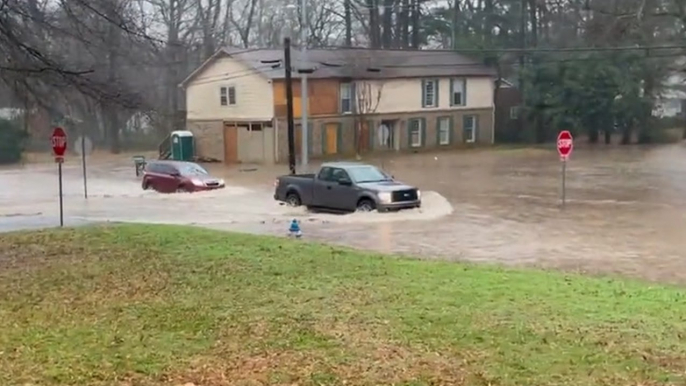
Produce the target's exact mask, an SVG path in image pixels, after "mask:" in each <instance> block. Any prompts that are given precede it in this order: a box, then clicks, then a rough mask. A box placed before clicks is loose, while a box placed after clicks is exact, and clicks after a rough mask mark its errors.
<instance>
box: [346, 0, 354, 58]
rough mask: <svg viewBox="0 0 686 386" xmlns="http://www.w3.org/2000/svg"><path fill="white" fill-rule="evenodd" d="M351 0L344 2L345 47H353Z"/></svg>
mask: <svg viewBox="0 0 686 386" xmlns="http://www.w3.org/2000/svg"><path fill="white" fill-rule="evenodd" d="M351 1H352V0H345V3H344V7H345V45H346V47H352V46H353V18H352V4H350V2H351Z"/></svg>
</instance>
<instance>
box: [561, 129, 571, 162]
mask: <svg viewBox="0 0 686 386" xmlns="http://www.w3.org/2000/svg"><path fill="white" fill-rule="evenodd" d="M573 149H574V138H573V137H572V133H570V132H569V131H567V130H563V131H561V132H560V134H558V135H557V152H558V153H559V154H560V157H561V158H562V159H563V160H566V159H567V158H569V156H570V155H571V154H572V150H573Z"/></svg>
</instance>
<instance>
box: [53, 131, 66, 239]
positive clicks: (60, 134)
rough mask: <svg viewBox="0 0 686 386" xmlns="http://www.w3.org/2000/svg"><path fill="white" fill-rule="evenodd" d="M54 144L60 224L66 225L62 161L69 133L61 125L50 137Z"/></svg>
mask: <svg viewBox="0 0 686 386" xmlns="http://www.w3.org/2000/svg"><path fill="white" fill-rule="evenodd" d="M50 142H51V144H52V153H53V154H54V155H55V162H57V175H58V178H59V195H60V226H61V227H62V226H64V205H63V202H62V163H63V162H64V153H65V152H66V151H67V133H65V132H64V130H63V129H62V128H61V127H56V128H55V129H54V130H53V131H52V136H51V137H50Z"/></svg>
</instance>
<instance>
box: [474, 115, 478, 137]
mask: <svg viewBox="0 0 686 386" xmlns="http://www.w3.org/2000/svg"><path fill="white" fill-rule="evenodd" d="M477 142H479V116H478V115H475V116H474V143H477Z"/></svg>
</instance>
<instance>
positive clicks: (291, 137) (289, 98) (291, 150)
mask: <svg viewBox="0 0 686 386" xmlns="http://www.w3.org/2000/svg"><path fill="white" fill-rule="evenodd" d="M283 59H284V62H285V63H284V67H285V68H284V69H285V72H286V119H287V120H288V167H289V169H290V171H291V174H295V122H294V119H293V78H292V76H291V71H292V68H291V38H285V39H283Z"/></svg>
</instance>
